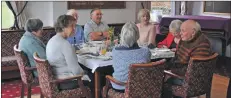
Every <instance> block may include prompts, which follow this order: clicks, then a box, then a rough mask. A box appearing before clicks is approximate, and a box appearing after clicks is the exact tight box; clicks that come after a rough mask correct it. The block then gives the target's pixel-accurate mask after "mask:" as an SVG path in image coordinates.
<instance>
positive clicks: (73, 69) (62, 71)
mask: <svg viewBox="0 0 231 98" xmlns="http://www.w3.org/2000/svg"><path fill="white" fill-rule="evenodd" d="M75 27H76V20H75V18H74V17H72V16H70V15H61V16H59V17H58V19H57V23H56V24H55V31H56V32H57V33H56V35H55V36H53V37H52V38H51V39H50V40H49V41H48V44H47V47H46V54H47V60H48V61H49V63H50V65H51V66H52V71H53V74H54V75H55V77H56V78H58V79H62V78H67V77H72V76H76V75H80V74H82V73H83V72H84V71H83V69H82V68H81V67H80V65H79V64H78V59H77V56H76V54H75V49H74V47H72V45H71V44H70V43H69V42H68V41H67V38H68V37H70V36H72V35H73V34H74V32H75ZM76 87H77V82H76V81H67V82H65V83H61V84H60V85H59V89H73V88H76Z"/></svg>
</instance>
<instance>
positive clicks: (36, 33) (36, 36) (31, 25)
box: [19, 18, 46, 77]
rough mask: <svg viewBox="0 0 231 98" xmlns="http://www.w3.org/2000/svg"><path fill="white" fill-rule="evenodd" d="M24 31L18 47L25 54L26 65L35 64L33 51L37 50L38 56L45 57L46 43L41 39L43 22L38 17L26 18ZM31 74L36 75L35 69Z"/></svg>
mask: <svg viewBox="0 0 231 98" xmlns="http://www.w3.org/2000/svg"><path fill="white" fill-rule="evenodd" d="M25 31H26V32H25V33H24V34H23V36H22V38H21V39H20V41H19V49H20V50H22V51H23V52H24V53H25V54H26V55H27V57H28V60H29V65H28V66H36V65H35V62H34V58H33V53H35V52H37V53H38V55H39V57H41V58H42V59H46V45H45V44H44V43H43V41H42V40H41V38H42V37H43V35H44V34H43V22H42V21H41V20H40V19H32V18H31V19H28V20H27V22H26V24H25ZM33 75H34V76H35V77H38V73H37V71H36V70H34V71H33Z"/></svg>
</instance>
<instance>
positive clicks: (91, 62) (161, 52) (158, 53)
mask: <svg viewBox="0 0 231 98" xmlns="http://www.w3.org/2000/svg"><path fill="white" fill-rule="evenodd" d="M150 51H151V52H152V56H151V59H158V58H171V57H174V56H175V53H174V52H172V51H169V50H166V49H151V50H150ZM77 56H78V62H79V63H81V64H83V65H84V66H86V67H87V68H89V69H92V73H94V72H95V70H96V69H97V68H98V67H103V66H110V65H112V60H111V59H110V60H105V59H101V58H97V57H96V58H94V57H89V55H81V56H80V55H78V54H77ZM109 56H111V52H107V54H106V56H105V58H108V57H109ZM101 57H103V56H101Z"/></svg>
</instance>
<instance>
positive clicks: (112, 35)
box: [108, 27, 115, 42]
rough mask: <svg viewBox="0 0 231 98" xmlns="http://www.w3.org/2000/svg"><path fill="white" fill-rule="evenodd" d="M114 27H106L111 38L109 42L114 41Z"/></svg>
mask: <svg viewBox="0 0 231 98" xmlns="http://www.w3.org/2000/svg"><path fill="white" fill-rule="evenodd" d="M114 29H115V27H109V29H108V33H109V39H110V40H111V42H113V41H114Z"/></svg>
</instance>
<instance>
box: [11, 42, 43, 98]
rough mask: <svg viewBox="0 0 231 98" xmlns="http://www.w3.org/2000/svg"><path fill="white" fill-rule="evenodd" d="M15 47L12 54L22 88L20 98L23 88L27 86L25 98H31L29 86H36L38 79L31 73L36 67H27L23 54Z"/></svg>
mask: <svg viewBox="0 0 231 98" xmlns="http://www.w3.org/2000/svg"><path fill="white" fill-rule="evenodd" d="M17 48H18V47H17V45H15V46H14V54H15V56H16V59H17V63H18V67H19V70H20V75H21V80H22V88H21V98H24V88H25V86H27V91H28V94H27V98H31V86H32V85H36V86H37V85H38V84H39V83H38V78H35V77H34V76H33V73H32V72H33V71H34V70H36V67H29V66H28V65H29V61H28V58H27V56H26V55H25V53H24V52H23V51H21V50H19V49H17Z"/></svg>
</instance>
